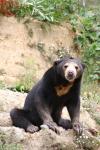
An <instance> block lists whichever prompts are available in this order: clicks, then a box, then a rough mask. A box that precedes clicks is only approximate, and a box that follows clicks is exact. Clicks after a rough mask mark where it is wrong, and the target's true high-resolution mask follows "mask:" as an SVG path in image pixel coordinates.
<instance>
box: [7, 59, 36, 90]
mask: <svg viewBox="0 0 100 150" xmlns="http://www.w3.org/2000/svg"><path fill="white" fill-rule="evenodd" d="M24 67H25V70H26V71H25V73H24V75H23V76H20V77H19V81H18V82H16V86H15V87H10V88H9V89H11V90H13V91H19V92H29V91H30V89H31V88H32V86H33V85H34V84H35V83H36V81H37V78H36V68H35V64H34V61H33V59H32V58H29V60H27V62H26V63H25V64H24Z"/></svg>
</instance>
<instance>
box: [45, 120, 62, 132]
mask: <svg viewBox="0 0 100 150" xmlns="http://www.w3.org/2000/svg"><path fill="white" fill-rule="evenodd" d="M44 125H47V126H48V128H49V129H51V130H53V131H54V132H56V133H57V134H60V132H59V129H58V126H57V124H56V123H55V122H53V121H52V122H51V121H50V122H45V123H44Z"/></svg>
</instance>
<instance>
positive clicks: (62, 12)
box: [12, 0, 100, 81]
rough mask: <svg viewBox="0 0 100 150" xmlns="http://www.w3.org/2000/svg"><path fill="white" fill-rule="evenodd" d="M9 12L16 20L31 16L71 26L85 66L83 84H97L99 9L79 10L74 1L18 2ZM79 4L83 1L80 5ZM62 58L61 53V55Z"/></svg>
mask: <svg viewBox="0 0 100 150" xmlns="http://www.w3.org/2000/svg"><path fill="white" fill-rule="evenodd" d="M19 2H20V6H19V7H17V8H14V9H13V10H12V11H13V13H15V14H16V16H18V17H25V16H31V17H34V18H37V19H39V20H42V21H47V22H51V23H60V22H61V21H67V22H69V23H71V24H72V29H73V31H74V32H75V35H76V36H75V40H74V41H75V49H78V50H79V51H80V54H81V56H82V58H83V60H84V62H85V63H86V65H87V71H86V76H85V80H86V81H91V80H98V81H100V67H99V66H100V57H99V55H100V22H99V20H100V18H99V17H98V16H99V15H100V13H99V12H100V11H99V10H100V7H98V6H97V7H96V9H95V7H93V9H90V8H89V7H86V6H82V5H81V4H80V2H79V1H78V0H77V1H76V0H19ZM81 2H82V1H81ZM63 54H64V53H63Z"/></svg>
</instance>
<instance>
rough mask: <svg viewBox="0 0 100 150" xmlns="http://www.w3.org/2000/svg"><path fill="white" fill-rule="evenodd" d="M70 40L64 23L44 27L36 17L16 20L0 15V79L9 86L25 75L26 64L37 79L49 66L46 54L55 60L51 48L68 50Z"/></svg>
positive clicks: (69, 31) (69, 48)
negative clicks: (34, 18)
mask: <svg viewBox="0 0 100 150" xmlns="http://www.w3.org/2000/svg"><path fill="white" fill-rule="evenodd" d="M72 39H73V34H72V32H71V29H70V27H69V26H68V25H67V23H65V24H63V25H59V26H57V25H52V26H50V25H47V26H46V25H45V24H43V23H41V22H39V21H36V20H31V21H29V20H27V19H26V20H21V21H20V22H19V21H18V20H17V19H16V18H14V17H3V16H0V81H3V82H4V83H5V84H7V85H11V86H12V85H13V84H15V82H16V81H17V80H18V79H19V77H20V76H23V75H24V74H25V72H26V68H27V67H28V64H31V67H32V69H34V70H35V75H36V77H37V79H39V78H40V77H41V76H42V75H43V73H44V71H45V70H46V69H47V68H48V67H49V66H50V63H49V62H48V60H47V59H46V57H49V59H51V58H52V60H54V59H56V54H54V50H55V51H57V50H58V49H62V48H63V49H65V51H68V52H69V51H70V50H71V48H72V45H73V42H72ZM41 51H42V52H41ZM44 51H45V55H46V57H44Z"/></svg>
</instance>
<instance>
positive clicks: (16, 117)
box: [10, 108, 39, 133]
mask: <svg viewBox="0 0 100 150" xmlns="http://www.w3.org/2000/svg"><path fill="white" fill-rule="evenodd" d="M27 113H28V112H26V111H25V110H21V109H17V108H14V109H12V111H11V112H10V116H11V119H12V122H13V125H14V126H16V127H20V128H23V129H24V130H25V131H26V132H30V133H34V132H36V131H38V130H39V128H38V127H37V126H34V125H33V124H32V123H31V122H30V121H29V120H28V119H27V117H26V116H27Z"/></svg>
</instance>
